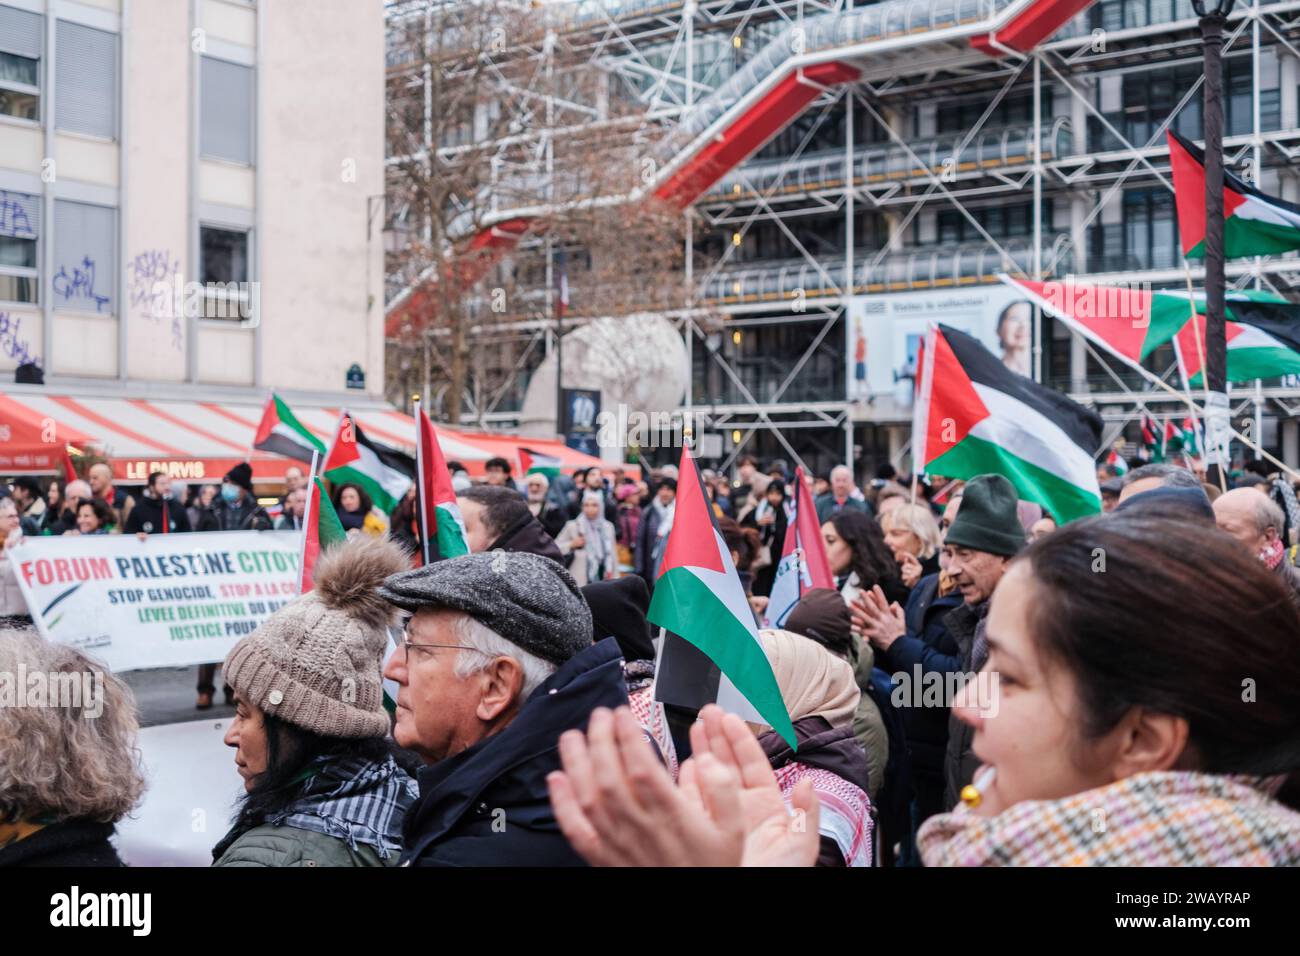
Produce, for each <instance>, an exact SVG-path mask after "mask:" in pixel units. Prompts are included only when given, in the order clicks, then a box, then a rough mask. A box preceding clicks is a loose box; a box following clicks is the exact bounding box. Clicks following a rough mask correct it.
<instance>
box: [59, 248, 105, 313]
mask: <svg viewBox="0 0 1300 956" xmlns="http://www.w3.org/2000/svg"><path fill="white" fill-rule="evenodd" d="M54 294H55V295H57V296H61V297H62V298H63V301H64V302H67V301H68V300H70V299H87V300H89V301H91V302H93V303H95V311H96V312H101V311H103V308H104V306H106V305H108V296H106V295H99V294H98V293H96V292H95V260H94V259H92V258H90V256H86V257H85V258H83V259H82V260H81V265H80V266H73V267H72V275H68V271H67V269H66V268H65V267H64V266H59V271H58V272H56V273H55V274H54Z"/></svg>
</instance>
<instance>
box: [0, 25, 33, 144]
mask: <svg viewBox="0 0 1300 956" xmlns="http://www.w3.org/2000/svg"><path fill="white" fill-rule="evenodd" d="M42 23H43V18H42V17H41V15H40V14H39V13H29V12H27V11H26V10H15V9H14V8H13V7H6V6H0V116H13V117H16V118H18V119H24V120H31V121H33V122H37V121H39V120H40V118H41V31H42Z"/></svg>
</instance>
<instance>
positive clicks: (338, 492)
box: [334, 481, 375, 515]
mask: <svg viewBox="0 0 1300 956" xmlns="http://www.w3.org/2000/svg"><path fill="white" fill-rule="evenodd" d="M349 488H352V489H354V490H355V491H356V493H357V497H358V498H360V499H361V507H360V508H358V509H357V511H356V512H354V513H355V514H363V515H368V514H370V509H371V508H373V507H374V506H375V502H374V500H373V499H372V498H371V497H370V496H369V495H368V494H366V489H364V488H362V487H361V486H360V485H354V484H353V483H352V482H350V481H349V482H347V483H346V484H342V485H339V486H338V488H336V489H335V490H334V507H335V508H337V509H338V510H339V511H342V510H343V492H345V491H347V490H348V489H349Z"/></svg>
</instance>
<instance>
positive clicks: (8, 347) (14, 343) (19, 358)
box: [0, 312, 41, 365]
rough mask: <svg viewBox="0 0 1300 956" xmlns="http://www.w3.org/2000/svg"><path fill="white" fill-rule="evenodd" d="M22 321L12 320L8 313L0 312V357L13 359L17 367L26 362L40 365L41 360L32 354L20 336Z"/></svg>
mask: <svg viewBox="0 0 1300 956" xmlns="http://www.w3.org/2000/svg"><path fill="white" fill-rule="evenodd" d="M22 324H23V320H22V319H21V318H14V317H13V316H11V315H10V314H9V313H8V312H0V355H2V356H4V357H5V358H8V359H13V360H14V361H15V362H17V363H18V364H19V365H25V364H26V363H28V362H34V363H35V364H37V365H40V364H41V360H40V359H39V358H37V357H36V356H35V355H33V354H32V347H31V344H30V343H29V342H28V341H27V340H26V339H24V338H23V337H22V336H21V334H20V333H21V330H22Z"/></svg>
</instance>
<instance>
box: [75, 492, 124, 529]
mask: <svg viewBox="0 0 1300 956" xmlns="http://www.w3.org/2000/svg"><path fill="white" fill-rule="evenodd" d="M116 524H117V515H116V514H115V513H114V512H113V509H112V508H110V507H109V506H108V504H107V503H106V502H105V501H103V500H102V499H99V498H92V499H91V500H90V501H83V502H82V503H81V504H79V505H78V506H77V532H76V533H77V534H109V533H111V532H112V531H113V530H114V526H115V525H116ZM69 533H71V532H69Z"/></svg>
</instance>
